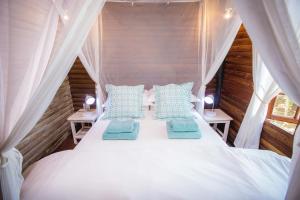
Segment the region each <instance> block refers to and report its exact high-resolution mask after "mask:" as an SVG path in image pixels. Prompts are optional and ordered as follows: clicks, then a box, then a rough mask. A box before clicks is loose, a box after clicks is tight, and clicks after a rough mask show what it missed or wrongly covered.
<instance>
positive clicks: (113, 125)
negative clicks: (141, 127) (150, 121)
mask: <svg viewBox="0 0 300 200" xmlns="http://www.w3.org/2000/svg"><path fill="white" fill-rule="evenodd" d="M133 129H134V121H133V120H132V119H129V120H124V121H121V120H112V121H111V122H110V123H109V125H108V127H107V129H106V132H107V133H108V134H110V133H113V134H115V133H129V132H132V131H133Z"/></svg>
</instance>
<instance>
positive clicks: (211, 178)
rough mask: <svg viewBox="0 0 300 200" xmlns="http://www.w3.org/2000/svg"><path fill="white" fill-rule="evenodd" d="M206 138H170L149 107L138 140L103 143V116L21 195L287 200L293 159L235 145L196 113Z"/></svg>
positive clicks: (28, 178)
mask: <svg viewBox="0 0 300 200" xmlns="http://www.w3.org/2000/svg"><path fill="white" fill-rule="evenodd" d="M194 116H195V118H197V122H198V125H199V127H200V129H201V132H202V138H201V139H195V140H179V139H167V132H166V125H165V121H163V120H156V119H154V114H153V111H146V113H145V117H144V118H143V119H141V120H139V121H140V133H139V136H138V139H137V140H134V141H104V140H102V137H101V136H102V133H103V131H104V130H105V128H106V126H107V125H108V123H109V120H98V121H97V122H96V123H95V125H94V126H93V127H92V129H91V130H90V131H89V132H88V133H87V135H86V136H85V137H84V138H83V139H82V141H81V142H80V143H79V144H78V145H77V146H76V148H75V149H74V150H72V151H66V152H60V153H56V154H54V155H51V156H49V157H46V158H44V159H42V160H40V161H38V162H37V163H35V164H34V165H33V166H32V167H31V169H30V170H29V172H28V173H27V174H26V175H25V181H24V183H23V187H22V191H21V199H26V200H27V199H30V200H34V199H44V200H47V199H64V200H68V199H72V200H74V199H201V198H203V199H284V196H285V192H286V189H287V181H288V171H289V164H290V160H289V159H288V158H286V157H283V156H280V155H278V154H275V153H273V152H270V151H264V150H245V149H237V148H231V147H228V146H227V145H226V144H225V143H224V142H223V140H222V139H221V137H219V136H218V135H217V133H216V132H215V131H214V130H213V129H212V128H211V127H210V126H209V125H208V124H207V123H206V122H205V121H204V120H203V119H202V118H201V116H199V115H198V114H197V113H196V112H194Z"/></svg>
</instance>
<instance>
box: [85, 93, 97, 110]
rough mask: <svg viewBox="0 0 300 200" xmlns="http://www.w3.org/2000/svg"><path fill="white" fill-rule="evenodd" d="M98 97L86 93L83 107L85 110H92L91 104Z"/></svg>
mask: <svg viewBox="0 0 300 200" xmlns="http://www.w3.org/2000/svg"><path fill="white" fill-rule="evenodd" d="M95 101H96V99H95V98H94V97H93V96H91V95H86V97H85V103H84V104H83V108H84V109H85V110H90V105H92V104H94V103H95Z"/></svg>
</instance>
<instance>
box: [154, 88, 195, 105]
mask: <svg viewBox="0 0 300 200" xmlns="http://www.w3.org/2000/svg"><path fill="white" fill-rule="evenodd" d="M148 101H149V102H150V104H151V105H153V103H155V92H154V89H153V88H152V89H150V90H148ZM198 101H199V100H198V98H197V97H196V96H195V95H193V94H191V103H196V102H198Z"/></svg>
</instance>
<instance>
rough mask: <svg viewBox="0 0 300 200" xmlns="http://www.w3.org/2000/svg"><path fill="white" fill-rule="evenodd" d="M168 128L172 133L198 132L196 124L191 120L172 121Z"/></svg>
mask: <svg viewBox="0 0 300 200" xmlns="http://www.w3.org/2000/svg"><path fill="white" fill-rule="evenodd" d="M170 126H171V128H172V131H174V132H196V131H198V130H199V128H198V124H197V123H196V121H195V120H194V119H193V118H189V119H173V120H171V121H170Z"/></svg>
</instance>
